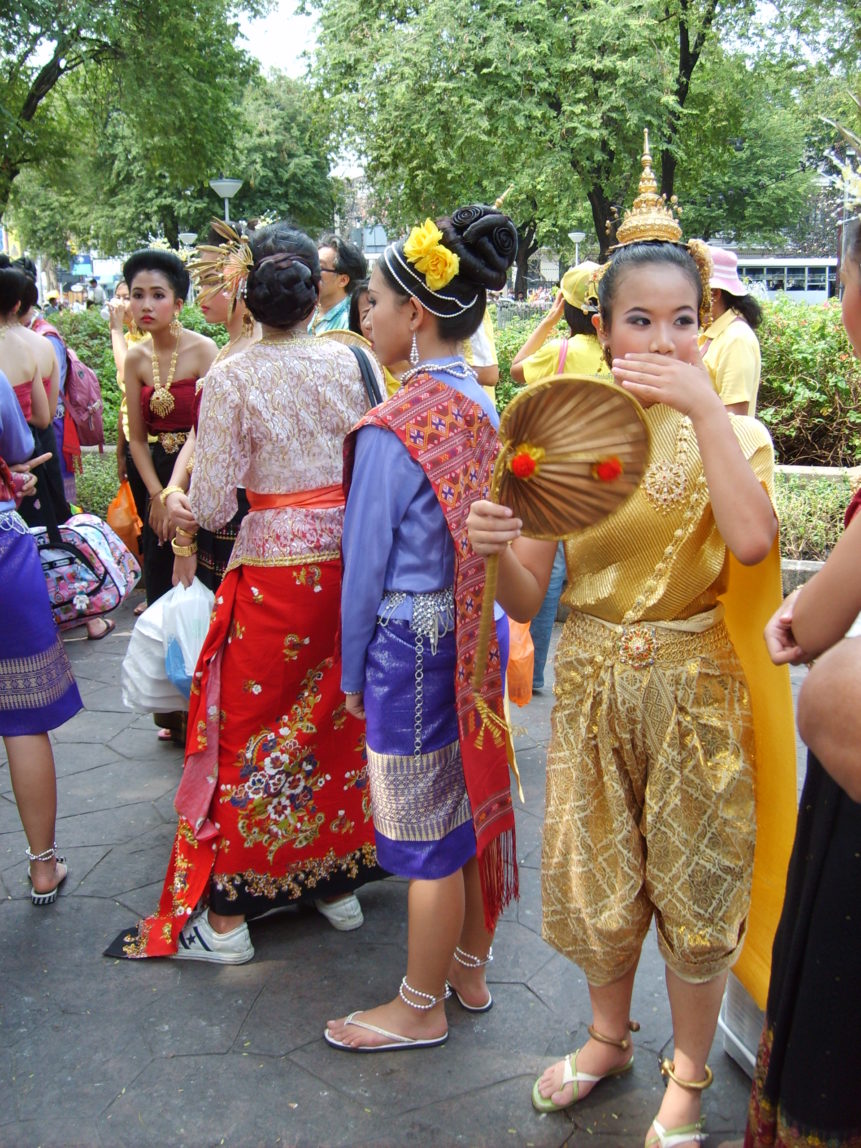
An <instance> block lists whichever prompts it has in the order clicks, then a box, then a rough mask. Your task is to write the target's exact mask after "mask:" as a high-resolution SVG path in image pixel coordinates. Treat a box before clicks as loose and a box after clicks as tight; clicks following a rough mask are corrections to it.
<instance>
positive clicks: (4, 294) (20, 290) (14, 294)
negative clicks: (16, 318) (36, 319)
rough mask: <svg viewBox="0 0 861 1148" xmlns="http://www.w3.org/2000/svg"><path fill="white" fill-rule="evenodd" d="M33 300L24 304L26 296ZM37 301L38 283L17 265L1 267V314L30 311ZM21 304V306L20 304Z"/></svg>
mask: <svg viewBox="0 0 861 1148" xmlns="http://www.w3.org/2000/svg"><path fill="white" fill-rule="evenodd" d="M31 295H32V302H29V303H27V304H26V305H25V304H24V298H25V296H26V297H27V298H28V299H29V298H31ZM35 301H36V284H35V283H34V282H33V280H32V279H31V278H30V276H29V275H27V274H25V272H23V271H21V270H19V269H18V268H17V267H14V266H10V267H0V315H4V316H5V315H12V314H13V313H14V312H15V311H16V309H17V311H18V313H19V314H22V313H23V312H25V311H29V310H30V308H31V307H32V306H33V303H35ZM19 304H20V307H19V306H18V305H19Z"/></svg>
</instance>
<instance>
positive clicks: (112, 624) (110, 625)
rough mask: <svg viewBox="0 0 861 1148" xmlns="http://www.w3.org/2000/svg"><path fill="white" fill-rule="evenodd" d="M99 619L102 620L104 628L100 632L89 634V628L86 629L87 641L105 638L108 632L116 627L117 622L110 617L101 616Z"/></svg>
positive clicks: (111, 631)
mask: <svg viewBox="0 0 861 1148" xmlns="http://www.w3.org/2000/svg"><path fill="white" fill-rule="evenodd" d="M101 621H102V622H104V625H105V628H104V630H102V632H101V633H100V634H91V633H90V631H89V629H88V630H87V641H88V642H100V641H101V640H102V638H106V637H107V636H108V634H112V633H113V632H114V630H115V629H116V628H117V624H116V622H115V621H114V620H113V619H112V618H102V619H101Z"/></svg>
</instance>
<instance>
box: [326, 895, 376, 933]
mask: <svg viewBox="0 0 861 1148" xmlns="http://www.w3.org/2000/svg"><path fill="white" fill-rule="evenodd" d="M314 904H315V906H316V908H317V912H318V913H322V914H323V916H324V917H325V918H326V920H327V921H328V922H329V924H330V925H331V926H332V928H333V929H337V930H338V931H339V932H341V933H349V932H350V930H351V929H358V928H361V926H362V925H363V924H364V923H365V918H364V916H363V914H362V906H361V905H360V904H359V898H358V897H357V896H356V895H355V893H348V894H347V896H346V897H342V898H341V900H340V901H315V902H314Z"/></svg>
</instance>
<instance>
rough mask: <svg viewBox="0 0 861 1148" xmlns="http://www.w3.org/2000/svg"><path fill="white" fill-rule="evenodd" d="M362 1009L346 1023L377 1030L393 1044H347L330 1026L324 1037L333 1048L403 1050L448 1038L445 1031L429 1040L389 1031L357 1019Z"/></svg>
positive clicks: (434, 1045) (349, 1017) (353, 1014)
mask: <svg viewBox="0 0 861 1148" xmlns="http://www.w3.org/2000/svg"><path fill="white" fill-rule="evenodd" d="M361 1011H362V1010H361V1009H359V1010H358V1012H351V1013H350V1015H349V1016H347V1017H345V1018H344V1023H345V1024H353V1025H355V1026H356V1028H366V1029H367V1030H368V1032H375V1033H377V1034H378V1035H379V1036H386V1037H388V1038H389V1040H390V1041H391V1042H392V1043H391V1044H359V1045H357V1044H347V1043H345V1042H344V1041H343V1040H336V1039H335V1038H334V1036H332V1034H331V1033H330V1032H329V1030H328V1028H327V1029H324V1030H323V1037H324V1039H325V1041H326V1043H327V1044H331V1046H332V1048H342V1049H343V1050H344V1051H345V1052H401V1051H402V1050H404V1049H408V1048H436V1047H437V1045H440V1044H445V1042H446V1041H447V1040H448V1033H447V1032H444V1033H443V1034H442V1036H434V1037H431V1038H430V1039H428V1040H419V1039H418V1038H417V1037H414V1036H402V1035H401V1034H400V1033H399V1032H389V1030H388V1029H387V1028H378V1027H377V1025H375V1024H368V1022H367V1021H364V1020H356V1017H357V1016H358V1015H359V1013H360V1012H361Z"/></svg>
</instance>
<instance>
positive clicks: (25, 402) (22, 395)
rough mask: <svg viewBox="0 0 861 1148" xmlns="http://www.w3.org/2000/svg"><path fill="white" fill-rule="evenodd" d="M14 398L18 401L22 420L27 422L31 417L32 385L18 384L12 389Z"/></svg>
mask: <svg viewBox="0 0 861 1148" xmlns="http://www.w3.org/2000/svg"><path fill="white" fill-rule="evenodd" d="M48 381H49V382H50V380H48ZM14 391H15V397H16V399H17V400H18V405H19V406H20V407H21V410H22V411H23V412H24V418H25V419H26V420H27V422H29V421H30V419H31V418H32V417H33V387H32V383H19V384H18V386H17V387H15V388H14Z"/></svg>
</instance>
